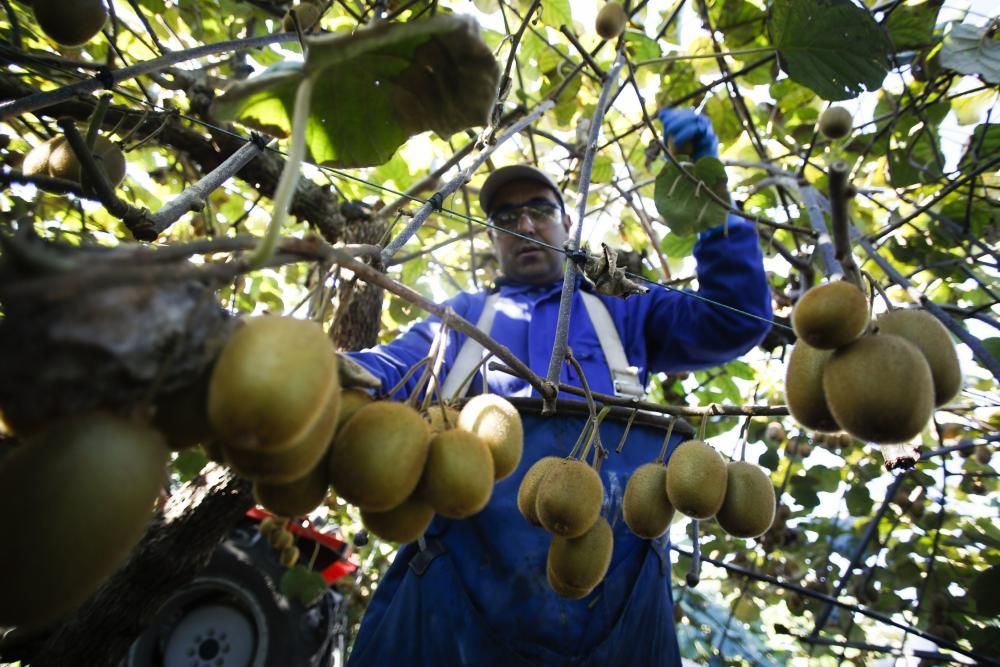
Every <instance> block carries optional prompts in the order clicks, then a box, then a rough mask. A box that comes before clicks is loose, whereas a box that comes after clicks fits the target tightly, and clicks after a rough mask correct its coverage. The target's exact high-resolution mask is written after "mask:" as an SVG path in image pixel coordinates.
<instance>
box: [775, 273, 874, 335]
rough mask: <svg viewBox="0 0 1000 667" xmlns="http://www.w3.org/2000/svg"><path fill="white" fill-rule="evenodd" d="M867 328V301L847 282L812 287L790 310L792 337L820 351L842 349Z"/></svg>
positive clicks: (841, 281)
mask: <svg viewBox="0 0 1000 667" xmlns="http://www.w3.org/2000/svg"><path fill="white" fill-rule="evenodd" d="M867 326H868V300H867V299H866V298H865V294H864V292H862V291H861V290H860V289H858V288H857V286H856V285H854V284H853V283H850V282H847V281H846V280H840V281H837V282H832V283H826V284H825V285H817V286H816V287H813V288H812V289H810V290H809V291H808V292H806V293H805V294H803V295H802V298H801V299H799V300H798V303H796V304H795V308H794V310H792V328H793V329H795V335H796V336H798V337H799V338H800V339H801V340H804V341H805V342H806V343H808V344H809V345H811V346H812V347H815V348H816V349H819V350H835V349H837V348H838V347H843V346H844V345H847V344H848V343H850V342H851V341H852V340H854V339H855V338H857V337H858V336H860V335H861V334H862V333H863V332H864V330H865V327H867Z"/></svg>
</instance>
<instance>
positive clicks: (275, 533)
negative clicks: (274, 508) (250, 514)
mask: <svg viewBox="0 0 1000 667" xmlns="http://www.w3.org/2000/svg"><path fill="white" fill-rule="evenodd" d="M287 523H288V522H287V521H286V520H285V519H282V518H280V517H275V516H269V517H267V518H266V519H264V520H263V521H261V522H260V527H259V531H260V534H261V535H262V536H263V537H264V539H266V540H267V542H268V544H270V545H271V547H272V548H273V549H275V550H276V551H277V552H278V562H279V563H281V564H282V566H284V567H292V566H293V565H295V564H296V563H298V562H299V557H300V556H301V554H300V553H299V548H298V547H297V546H295V536H294V535H293V534H292V532H291V531H290V530H288V525H287Z"/></svg>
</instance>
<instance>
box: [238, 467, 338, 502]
mask: <svg viewBox="0 0 1000 667" xmlns="http://www.w3.org/2000/svg"><path fill="white" fill-rule="evenodd" d="M329 492H330V473H329V467H328V466H327V465H326V460H325V459H323V460H320V462H319V463H317V464H316V465H315V466H313V469H312V470H310V471H309V472H308V473H306V474H305V476H303V477H300V478H299V479H293V480H292V481H290V482H284V483H278V484H271V483H268V482H262V481H260V480H256V481H254V483H253V497H254V500H255V501H257V504H258V505H261V506H262V507H263V508H264V509H266V510H267V511H268V512H273V513H275V514H277V515H278V516H303V515H305V514H309V512H312V511H313V510H314V509H316V508H317V507H319V506H320V505H321V504H322V503H323V501H324V500H326V496H327V494H328V493H329Z"/></svg>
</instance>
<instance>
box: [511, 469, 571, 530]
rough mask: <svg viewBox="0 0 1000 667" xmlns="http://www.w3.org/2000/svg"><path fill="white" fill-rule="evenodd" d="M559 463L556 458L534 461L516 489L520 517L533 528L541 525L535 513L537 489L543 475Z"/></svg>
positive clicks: (536, 512)
mask: <svg viewBox="0 0 1000 667" xmlns="http://www.w3.org/2000/svg"><path fill="white" fill-rule="evenodd" d="M560 461H562V459H561V458H560V457H558V456H546V457H544V458H541V459H539V460H538V461H535V463H534V464H533V465H532V466H531V467H530V468H528V471H527V472H526V473H524V477H523V478H522V479H521V485H520V486H518V487H517V509H518V511H520V512H521V516H523V517H524V518H525V519H527V520H528V523H530V524H531V525H533V526H541V525H542V523H541V522H540V521H539V520H538V511H537V503H538V488H539V486H540V485H541V483H542V480H543V479H544V478H545V475H546V474H548V471H549V469H551V468H552V466H553V465H555V464H557V463H559V462H560Z"/></svg>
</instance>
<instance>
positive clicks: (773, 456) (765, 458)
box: [757, 447, 781, 471]
mask: <svg viewBox="0 0 1000 667" xmlns="http://www.w3.org/2000/svg"><path fill="white" fill-rule="evenodd" d="M780 462H781V459H780V457H779V456H778V448H777V447H769V448H768V450H767V451H766V452H764V453H763V454H761V455H760V458H759V459H757V463H758V464H759V465H762V466H764V467H765V468H767V469H768V470H771V471H774V470H777V469H778V464H779V463H780Z"/></svg>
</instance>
